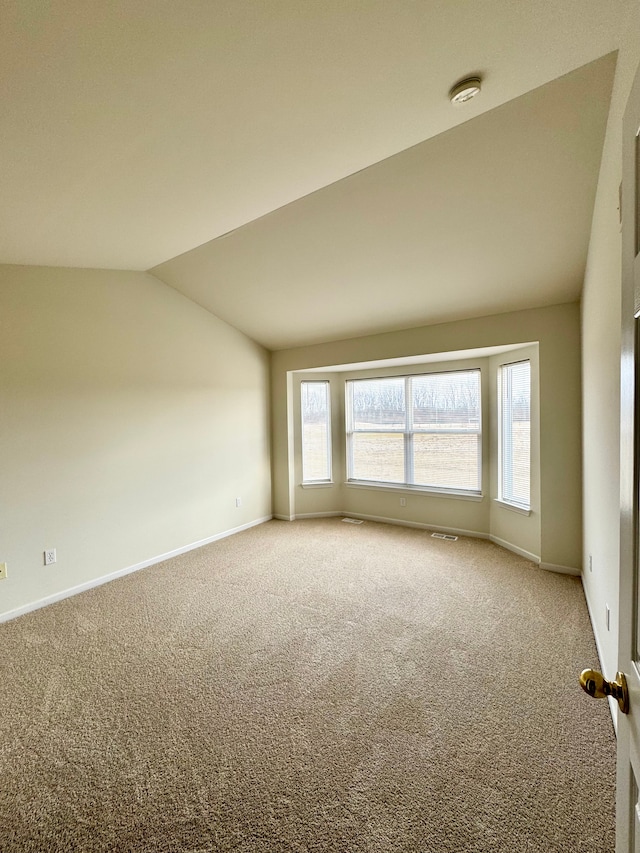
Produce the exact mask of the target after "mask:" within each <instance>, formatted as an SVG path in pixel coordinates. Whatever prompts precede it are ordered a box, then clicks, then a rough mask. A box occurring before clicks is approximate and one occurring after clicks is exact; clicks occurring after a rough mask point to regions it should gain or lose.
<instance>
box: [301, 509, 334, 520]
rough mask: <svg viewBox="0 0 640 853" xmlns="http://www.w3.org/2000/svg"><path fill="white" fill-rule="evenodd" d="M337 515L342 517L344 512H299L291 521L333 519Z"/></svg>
mask: <svg viewBox="0 0 640 853" xmlns="http://www.w3.org/2000/svg"><path fill="white" fill-rule="evenodd" d="M338 515H344V512H335V511H332V512H300V513H298V515H294V516H293V518H292V521H295V520H296V519H298V518H335V517H336V516H338Z"/></svg>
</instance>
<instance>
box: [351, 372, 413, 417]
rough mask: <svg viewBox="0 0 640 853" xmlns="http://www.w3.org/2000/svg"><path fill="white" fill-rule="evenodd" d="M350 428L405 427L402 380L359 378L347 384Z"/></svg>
mask: <svg viewBox="0 0 640 853" xmlns="http://www.w3.org/2000/svg"><path fill="white" fill-rule="evenodd" d="M350 385H351V395H352V397H351V400H352V417H353V429H376V427H377V428H382V429H404V427H405V399H404V379H403V378H402V377H399V378H397V379H358V380H356V381H354V382H351V383H350Z"/></svg>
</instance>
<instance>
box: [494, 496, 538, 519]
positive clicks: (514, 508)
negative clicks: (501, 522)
mask: <svg viewBox="0 0 640 853" xmlns="http://www.w3.org/2000/svg"><path fill="white" fill-rule="evenodd" d="M493 502H494V503H497V504H498V506H501V507H503V508H504V509H508V510H511V512H517V513H520V515H531V509H530V508H527V507H524V506H518V504H511V503H509V502H508V501H502V500H500V498H494V499H493Z"/></svg>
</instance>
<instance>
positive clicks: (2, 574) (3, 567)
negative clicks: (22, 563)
mask: <svg viewBox="0 0 640 853" xmlns="http://www.w3.org/2000/svg"><path fill="white" fill-rule="evenodd" d="M6 576H7V564H6V563H0V581H3V580H4V579H5V578H6Z"/></svg>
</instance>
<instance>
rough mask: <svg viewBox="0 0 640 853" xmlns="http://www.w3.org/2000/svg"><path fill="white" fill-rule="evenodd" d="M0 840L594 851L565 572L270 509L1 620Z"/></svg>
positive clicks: (587, 645)
mask: <svg viewBox="0 0 640 853" xmlns="http://www.w3.org/2000/svg"><path fill="white" fill-rule="evenodd" d="M0 643H1V647H2V658H1V660H0V675H1V679H2V694H1V696H0V780H1V785H0V850H2V851H3V853H15V852H16V851H39V853H40V851H43V853H56V851H82V853H94V851H95V852H96V853H97V851H122V853H139V851H149V853H152V851H153V853H156V851H162V853H164V851H167V853H169V851H171V853H178V851H191V853H204V851H234V853H267V851H269V853H271V851H296V853H302V851H331V853H334V851H340V853H375V851H394V853H395V851H398V853H400V851H402V853H414V851H415V852H416V853H448V851H452V853H453V851H455V853H471V851H473V853H503V851H504V853H507V851H508V853H534V851H535V853H541V851H544V853H553V851H567V853H569V851H570V853H589V851H593V853H596V851H597V853H603V851H612V850H613V849H614V817H613V811H614V764H615V743H614V735H613V729H612V726H611V720H610V717H609V711H608V708H607V705H606V703H605V702H604V701H601V702H596V701H594V700H592V699H589V698H588V697H587V696H586V695H585V694H584V693H583V692H582V691H581V690H580V687H579V685H578V681H577V676H578V673H579V672H580V670H581V669H583V668H584V667H587V666H597V665H598V660H597V656H596V651H595V647H594V643H593V637H592V634H591V630H590V626H589V622H588V618H587V612H586V607H585V602H584V597H583V593H582V588H581V585H580V581H579V580H578V579H576V578H570V577H567V576H561V575H555V574H551V573H549V572H545V571H543V570H541V569H539V568H537V567H534V566H533V565H532V564H531V563H529V562H527V561H526V560H524V559H521V558H520V557H517V556H515V555H513V554H510V553H508V552H506V551H503V550H501V549H500V548H498V547H497V546H495V545H492V544H490V543H488V542H483V541H478V540H471V539H459V540H458V541H457V542H447V541H442V540H436V539H433V538H431V536H430V535H429V533H428V532H426V531H420V530H411V529H406V528H401V527H391V526H388V525H382V524H374V523H366V524H363V525H360V526H357V525H351V524H345V523H343V522H341V520H340V519H319V520H309V521H300V522H294V523H287V522H279V521H272V522H269V523H267V524H264V525H261V526H260V527H257V528H253V529H251V530H248V531H245V532H244V533H241V534H239V535H237V536H234V537H231V538H229V539H225V540H222V541H220V542H217V543H214V544H212V545H209V546H207V547H205V548H202V549H200V550H199V551H193V552H191V553H189V554H186V555H183V556H182V557H178V558H176V559H173V560H170V561H168V562H166V563H163V564H161V565H159V566H155V567H152V568H150V569H146V570H144V571H141V572H138V573H136V574H133V575H129V576H128V577H125V578H122V579H120V580H117V581H113V582H112V583H109V584H106V585H105V586H102V587H100V588H98V589H95V590H92V591H90V592H86V593H84V594H82V595H79V596H76V597H75V598H72V599H68V600H66V601H63V602H60V603H58V604H54V605H52V606H50V607H48V608H46V609H43V610H40V611H37V612H35V613H32V614H29V615H26V616H23V617H21V618H20V619H17V620H15V621H13V622H10V623H6V624H4V625H0Z"/></svg>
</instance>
